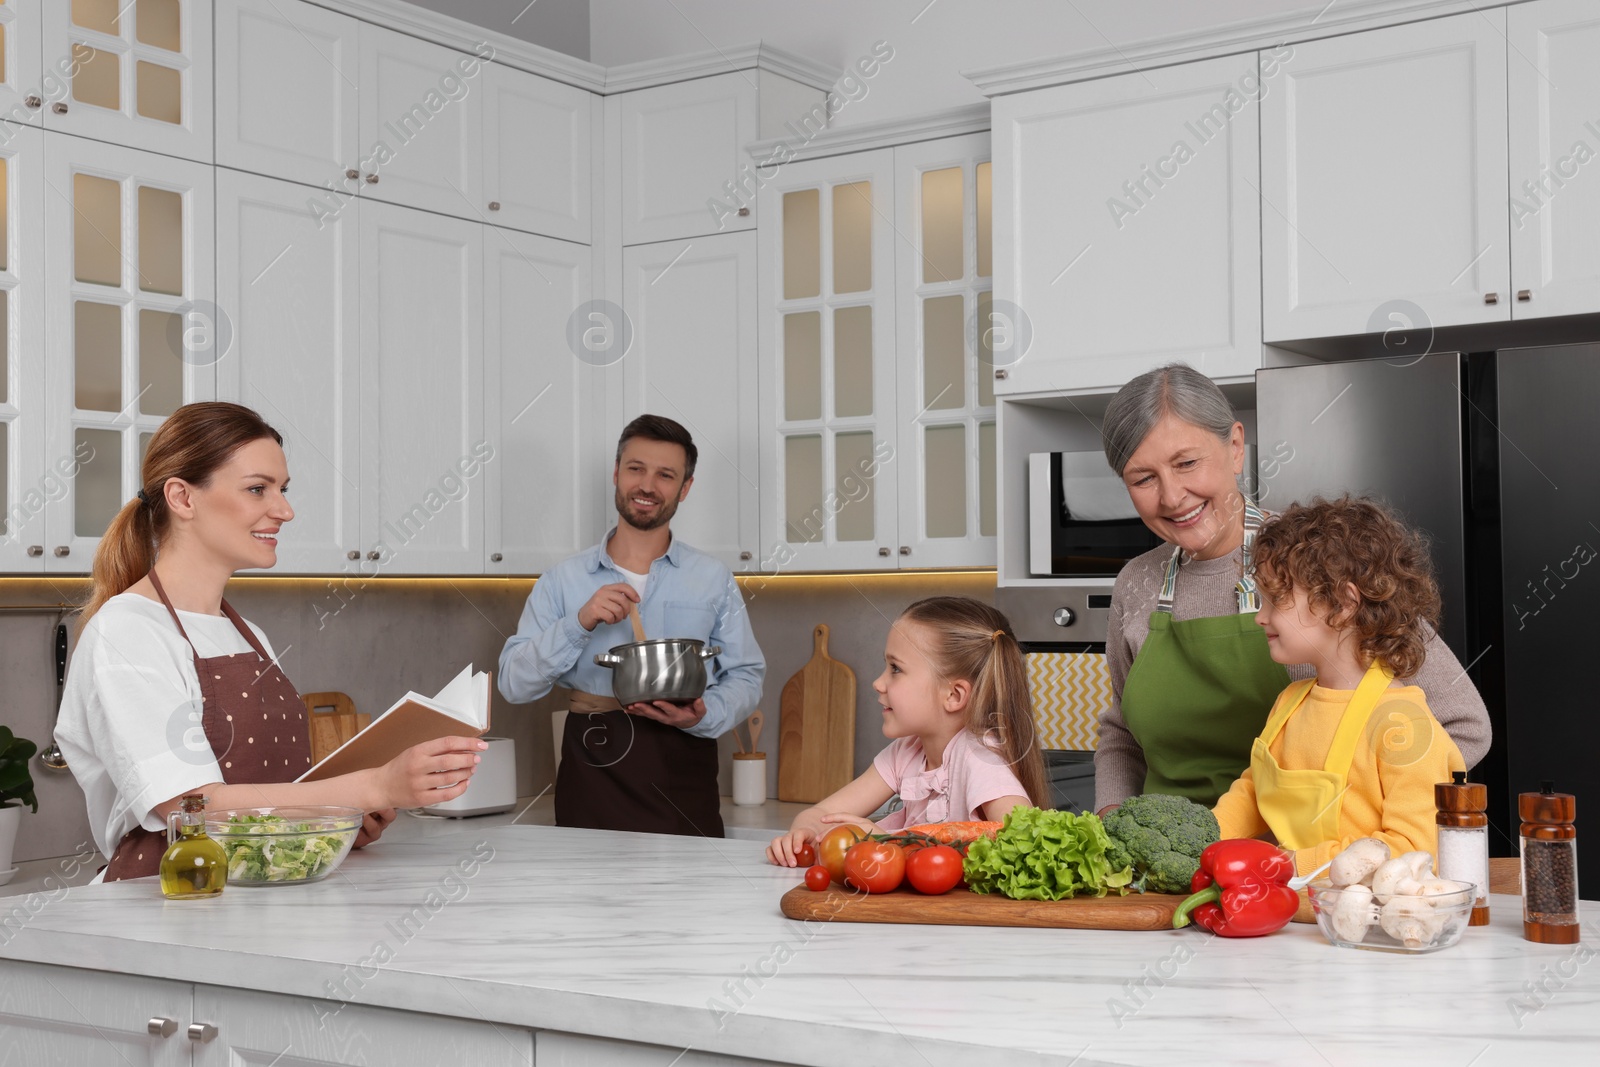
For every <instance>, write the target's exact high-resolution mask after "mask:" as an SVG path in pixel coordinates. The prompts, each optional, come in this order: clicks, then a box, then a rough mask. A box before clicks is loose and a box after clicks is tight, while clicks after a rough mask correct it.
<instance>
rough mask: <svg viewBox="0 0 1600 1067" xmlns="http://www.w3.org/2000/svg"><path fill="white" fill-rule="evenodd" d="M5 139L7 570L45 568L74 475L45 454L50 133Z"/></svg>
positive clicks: (0, 149)
mask: <svg viewBox="0 0 1600 1067" xmlns="http://www.w3.org/2000/svg"><path fill="white" fill-rule="evenodd" d="M5 132H7V133H8V134H9V136H8V137H6V138H5V139H4V141H0V512H3V514H0V522H3V523H4V526H3V533H0V571H13V572H16V571H34V572H37V571H42V570H43V569H44V543H45V511H46V509H47V508H49V507H50V506H51V498H52V497H55V496H57V495H58V494H59V493H60V492H61V491H62V489H63V488H64V487H65V485H66V484H67V480H68V479H70V478H71V477H72V476H73V474H74V466H73V461H72V457H71V456H59V457H57V456H51V457H49V458H48V459H47V458H46V456H45V433H46V423H47V422H48V421H49V420H48V418H47V416H48V410H47V407H46V404H45V385H44V375H45V349H44V291H45V270H44V197H45V188H44V181H43V178H44V134H42V133H40V132H39V131H38V130H32V129H28V128H26V127H6V129H5Z"/></svg>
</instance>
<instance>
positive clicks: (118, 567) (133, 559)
mask: <svg viewBox="0 0 1600 1067" xmlns="http://www.w3.org/2000/svg"><path fill="white" fill-rule="evenodd" d="M159 503H160V505H161V506H162V507H166V501H165V500H160V501H159ZM151 507H152V505H149V504H146V503H144V501H143V500H140V499H138V498H135V499H133V500H130V501H128V502H127V503H126V504H124V505H122V510H121V511H119V512H117V514H116V516H115V517H114V518H113V519H112V520H111V525H110V526H108V527H107V528H106V532H105V535H104V536H103V537H101V538H100V546H99V547H98V548H96V549H95V551H94V570H93V571H92V572H91V573H92V575H93V587H92V590H91V592H90V595H89V603H87V604H86V605H84V608H83V613H82V614H81V615H80V616H79V617H78V626H79V627H80V628H81V627H82V626H83V625H84V624H86V623H87V622H88V621H89V619H90V617H91V616H93V615H94V613H95V612H97V611H99V610H100V608H101V606H102V605H103V604H105V602H106V601H107V600H110V599H111V598H112V597H114V596H116V595H117V594H118V593H123V592H126V591H127V590H128V588H129V587H130V586H132V585H133V584H134V583H135V582H137V581H138V580H139V579H140V578H143V577H144V576H145V575H147V574H149V573H150V568H151V567H153V566H154V565H155V562H156V536H155V524H154V522H153V520H152V518H151V514H150V513H151Z"/></svg>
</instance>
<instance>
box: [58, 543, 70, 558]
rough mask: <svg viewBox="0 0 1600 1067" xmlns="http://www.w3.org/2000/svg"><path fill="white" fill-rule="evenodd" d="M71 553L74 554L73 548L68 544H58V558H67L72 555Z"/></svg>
mask: <svg viewBox="0 0 1600 1067" xmlns="http://www.w3.org/2000/svg"><path fill="white" fill-rule="evenodd" d="M70 555H72V549H71V548H69V547H68V546H66V545H57V546H56V558H57V559H64V558H66V557H67V556H70Z"/></svg>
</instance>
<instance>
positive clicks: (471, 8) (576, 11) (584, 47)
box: [411, 0, 589, 59]
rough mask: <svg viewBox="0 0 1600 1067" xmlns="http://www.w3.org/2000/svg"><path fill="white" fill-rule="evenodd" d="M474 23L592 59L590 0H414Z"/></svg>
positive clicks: (415, 2) (579, 56) (570, 54)
mask: <svg viewBox="0 0 1600 1067" xmlns="http://www.w3.org/2000/svg"><path fill="white" fill-rule="evenodd" d="M411 3H413V4H415V5H416V6H418V7H425V8H428V9H429V10H431V11H439V12H442V13H444V14H446V15H450V16H452V17H454V18H458V19H460V20H461V21H463V22H470V23H472V24H473V25H474V26H482V27H483V28H484V29H487V30H494V31H495V32H497V33H503V34H505V35H506V36H508V37H518V38H521V39H522V40H524V41H530V42H532V43H533V44H536V45H540V46H542V47H544V48H551V49H554V50H555V51H557V52H565V53H566V54H567V55H569V56H576V57H577V58H578V59H588V58H589V0H535V2H533V3H530V2H529V0H411Z"/></svg>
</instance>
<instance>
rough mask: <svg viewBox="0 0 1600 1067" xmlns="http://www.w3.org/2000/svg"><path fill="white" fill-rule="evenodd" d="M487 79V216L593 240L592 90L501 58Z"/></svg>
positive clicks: (553, 234)
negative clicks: (508, 63) (503, 62)
mask: <svg viewBox="0 0 1600 1067" xmlns="http://www.w3.org/2000/svg"><path fill="white" fill-rule="evenodd" d="M482 83H483V84H482V86H481V87H479V88H478V89H477V91H479V92H481V93H482V94H483V106H482V115H483V135H482V143H483V191H482V196H483V199H484V203H483V204H482V205H479V206H481V207H482V208H483V209H484V210H486V211H487V212H488V214H487V215H486V216H485V220H486V221H488V222H492V223H494V224H495V225H496V226H509V227H512V228H514V229H518V230H527V231H529V232H530V233H542V234H548V235H549V236H551V237H559V238H561V239H562V240H566V241H576V242H578V243H579V244H588V243H589V233H590V217H589V216H590V202H591V191H590V172H591V166H590V153H591V151H592V150H593V141H594V137H593V126H594V123H595V120H596V116H597V115H598V113H599V110H600V104H599V102H598V101H597V100H596V98H595V96H594V94H593V93H590V92H587V91H585V90H583V89H576V88H574V87H572V86H570V85H563V84H561V83H560V82H555V81H551V80H550V79H548V78H541V77H539V76H538V75H535V74H528V73H525V72H524V71H520V70H516V69H514V68H512V67H507V66H502V65H500V64H488V65H486V66H485V68H484V71H483V74H482ZM456 213H457V214H460V212H456Z"/></svg>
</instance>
